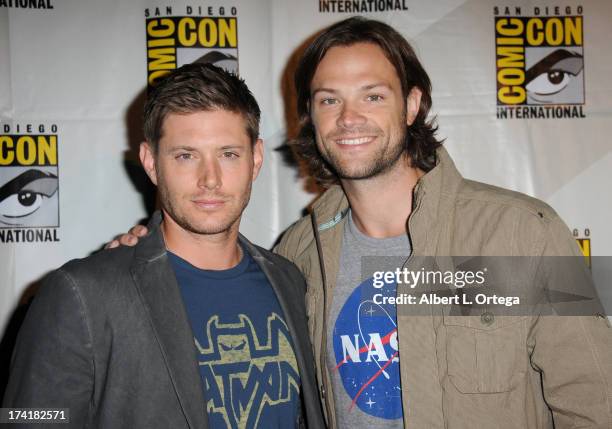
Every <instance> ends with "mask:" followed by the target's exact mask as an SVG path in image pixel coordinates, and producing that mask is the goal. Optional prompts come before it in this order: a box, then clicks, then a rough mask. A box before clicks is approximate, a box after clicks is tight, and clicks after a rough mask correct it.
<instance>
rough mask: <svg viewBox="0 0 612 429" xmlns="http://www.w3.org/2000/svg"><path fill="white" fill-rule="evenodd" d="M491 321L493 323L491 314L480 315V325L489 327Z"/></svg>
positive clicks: (493, 318) (493, 317) (493, 319)
mask: <svg viewBox="0 0 612 429" xmlns="http://www.w3.org/2000/svg"><path fill="white" fill-rule="evenodd" d="M493 321H495V316H494V315H493V313H489V312H488V311H487V312H486V313H482V314H481V315H480V323H482V324H483V325H487V326H488V325H490V324H492V323H493Z"/></svg>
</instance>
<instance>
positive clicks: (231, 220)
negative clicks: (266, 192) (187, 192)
mask: <svg viewBox="0 0 612 429" xmlns="http://www.w3.org/2000/svg"><path fill="white" fill-rule="evenodd" d="M251 187H252V183H249V185H248V188H247V189H246V191H245V192H244V193H243V194H242V195H241V196H240V198H239V200H238V205H236V206H234V207H232V208H231V210H230V211H229V212H228V213H227V215H226V217H225V218H224V219H221V220H220V221H218V222H216V223H215V224H212V225H211V224H207V223H206V222H205V221H204V222H202V223H198V222H197V220H198V219H202V220H204V219H205V217H206V216H208V214H206V213H198V212H197V211H196V210H194V214H192V215H190V214H188V213H186V212H185V211H184V210H182V209H181V208H180V203H179V201H178V200H177V199H176V198H173V197H172V195H171V192H170V191H169V189H168V188H167V187H166V186H165V183H164V181H163V180H162V181H160V182H159V184H158V192H159V199H160V203H161V206H162V208H163V209H164V211H165V212H166V213H167V214H168V216H170V217H171V218H172V220H173V221H174V222H175V223H176V224H177V225H179V226H180V227H181V228H183V229H184V230H186V231H189V232H192V233H194V234H200V235H214V234H222V233H225V232H229V231H230V230H231V229H232V227H234V225H236V224H237V223H238V222H239V221H240V218H241V216H242V212H243V211H244V209H245V208H246V206H247V204H248V202H249V199H250V198H251ZM224 200H226V201H228V200H227V198H224ZM229 201H231V199H230V200H229ZM185 204H192V203H191V201H190V199H189V198H187V199H186V202H185ZM194 217H197V219H193V218H194Z"/></svg>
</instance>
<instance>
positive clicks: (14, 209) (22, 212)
mask: <svg viewBox="0 0 612 429" xmlns="http://www.w3.org/2000/svg"><path fill="white" fill-rule="evenodd" d="M44 198H47V197H46V196H45V195H42V194H39V193H36V192H31V191H21V192H17V193H15V194H12V195H9V196H8V197H6V198H5V199H3V200H2V201H1V202H0V215H2V216H6V217H8V218H20V217H25V216H29V215H31V214H32V213H34V212H35V211H36V210H38V209H39V208H40V206H41V205H42V204H43V199H44Z"/></svg>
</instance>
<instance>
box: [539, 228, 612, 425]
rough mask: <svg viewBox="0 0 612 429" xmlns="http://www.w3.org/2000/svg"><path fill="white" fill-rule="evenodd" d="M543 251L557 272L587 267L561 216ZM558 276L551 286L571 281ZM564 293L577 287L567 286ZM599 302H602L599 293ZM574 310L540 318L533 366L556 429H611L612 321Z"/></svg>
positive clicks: (551, 229)
mask: <svg viewBox="0 0 612 429" xmlns="http://www.w3.org/2000/svg"><path fill="white" fill-rule="evenodd" d="M543 255H544V258H543V259H546V260H548V263H549V264H550V265H551V266H552V269H554V270H558V271H563V267H564V266H566V265H567V264H568V263H569V264H572V263H573V264H578V262H580V264H581V265H583V266H584V265H585V264H583V263H582V258H583V257H582V255H581V254H580V251H579V249H578V246H577V244H576V241H575V240H574V238H573V237H572V235H571V234H570V232H569V230H568V228H567V227H566V226H565V224H564V223H563V222H562V221H561V220H560V219H559V218H558V217H554V218H553V219H552V220H551V222H550V224H549V225H548V232H547V236H546V243H545V246H544V249H543ZM568 258H569V259H568ZM555 275H556V276H557V277H556V279H557V281H554V282H553V285H550V286H551V287H557V288H558V287H559V284H560V283H565V284H566V285H569V283H570V282H568V281H565V280H563V279H560V278H559V275H558V273H553V274H552V278H553V279H554V278H555ZM568 287H571V285H569V286H568ZM561 289H563V287H561ZM564 292H572V291H571V290H567V287H566V290H564ZM595 301H596V304H599V305H600V302H599V300H598V299H597V298H596V294H595ZM572 314H574V315H555V316H550V315H549V316H540V317H539V318H538V319H537V321H536V323H535V324H534V325H533V329H532V332H531V335H530V339H529V341H530V342H531V344H532V346H533V350H532V353H531V364H532V366H533V367H534V368H536V369H538V370H539V371H540V372H541V377H542V385H543V393H544V398H545V400H546V403H547V404H548V406H549V407H550V409H551V411H552V413H553V419H554V421H555V427H556V428H557V429H565V428H587V427H588V428H601V429H603V428H612V329H611V328H610V323H609V321H608V319H607V318H606V317H605V315H604V314H602V313H599V312H596V311H595V310H585V311H581V310H579V311H578V312H576V311H575V312H573V313H572Z"/></svg>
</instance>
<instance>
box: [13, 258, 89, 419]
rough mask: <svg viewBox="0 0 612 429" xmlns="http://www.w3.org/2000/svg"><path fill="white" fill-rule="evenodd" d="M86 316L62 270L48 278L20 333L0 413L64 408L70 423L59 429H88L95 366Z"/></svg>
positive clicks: (83, 307)
mask: <svg viewBox="0 0 612 429" xmlns="http://www.w3.org/2000/svg"><path fill="white" fill-rule="evenodd" d="M86 314H87V313H86V309H85V306H84V304H83V300H82V298H81V295H80V294H79V290H78V288H77V287H76V285H75V283H74V281H73V280H72V279H71V278H70V277H69V275H68V274H67V273H65V272H63V271H62V270H61V269H60V270H57V271H54V272H53V273H51V274H50V275H49V276H48V277H47V278H46V279H45V281H44V282H43V285H42V287H41V289H40V290H39V292H38V294H37V295H36V297H35V298H34V300H33V302H32V305H31V306H30V309H29V310H28V313H27V315H26V317H25V320H24V323H23V325H22V327H21V329H20V331H19V335H18V338H17V343H16V345H15V350H14V352H13V356H12V360H11V368H10V375H9V382H8V385H7V388H6V392H5V396H4V401H3V406H4V407H11V408H69V420H70V421H69V423H68V424H67V425H62V427H74V428H83V427H86V426H87V421H88V419H89V417H88V414H89V410H90V406H91V403H92V397H93V386H94V365H93V353H92V336H91V332H90V329H89V326H88V323H87V317H86ZM29 426H30V425H20V427H29ZM31 426H32V427H35V428H41V427H44V426H46V425H42V424H32V425H31ZM49 426H50V427H55V426H56V425H53V424H49Z"/></svg>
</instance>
